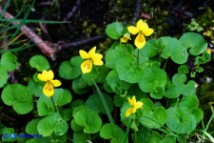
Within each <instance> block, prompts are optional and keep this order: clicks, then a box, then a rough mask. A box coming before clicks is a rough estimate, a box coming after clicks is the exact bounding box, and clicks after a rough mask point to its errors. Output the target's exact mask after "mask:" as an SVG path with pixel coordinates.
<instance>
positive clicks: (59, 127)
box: [37, 113, 68, 137]
mask: <svg viewBox="0 0 214 143" xmlns="http://www.w3.org/2000/svg"><path fill="white" fill-rule="evenodd" d="M37 129H38V132H39V133H40V134H42V135H43V136H44V137H47V136H50V135H51V134H52V133H54V134H55V135H57V136H62V135H64V134H65V133H66V132H67V131H68V124H67V122H66V121H65V120H64V119H63V118H62V117H61V116H60V114H59V113H54V114H51V115H49V116H46V117H44V118H43V119H41V120H40V121H39V124H38V126H37Z"/></svg>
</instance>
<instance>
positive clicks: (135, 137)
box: [134, 130, 137, 143]
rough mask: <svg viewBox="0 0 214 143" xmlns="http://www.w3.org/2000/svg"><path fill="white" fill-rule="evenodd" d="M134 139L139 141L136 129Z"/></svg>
mask: <svg viewBox="0 0 214 143" xmlns="http://www.w3.org/2000/svg"><path fill="white" fill-rule="evenodd" d="M134 141H135V143H137V131H136V130H135V131H134Z"/></svg>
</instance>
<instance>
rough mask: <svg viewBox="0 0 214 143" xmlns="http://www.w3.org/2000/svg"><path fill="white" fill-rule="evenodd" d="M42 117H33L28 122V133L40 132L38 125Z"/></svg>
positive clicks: (26, 128) (26, 129)
mask: <svg viewBox="0 0 214 143" xmlns="http://www.w3.org/2000/svg"><path fill="white" fill-rule="evenodd" d="M39 121H40V119H33V120H31V121H30V122H28V123H27V126H26V127H25V131H26V133H28V134H34V135H35V134H38V131H37V125H38V123H39Z"/></svg>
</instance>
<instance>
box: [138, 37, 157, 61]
mask: <svg viewBox="0 0 214 143" xmlns="http://www.w3.org/2000/svg"><path fill="white" fill-rule="evenodd" d="M138 51H139V49H135V55H137V54H138ZM139 52H140V53H139V63H140V64H142V63H144V62H147V61H148V60H149V58H152V57H154V56H155V55H157V53H158V49H157V47H156V45H155V41H154V40H149V41H147V42H146V45H145V46H144V47H143V48H142V49H141V50H140V51H139Z"/></svg>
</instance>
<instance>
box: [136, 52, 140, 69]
mask: <svg viewBox="0 0 214 143" xmlns="http://www.w3.org/2000/svg"><path fill="white" fill-rule="evenodd" d="M139 58H140V50H139V49H137V65H138V66H139V64H140V63H139Z"/></svg>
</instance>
